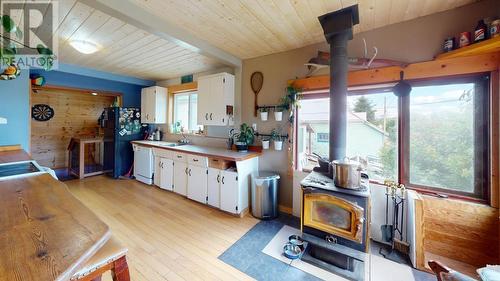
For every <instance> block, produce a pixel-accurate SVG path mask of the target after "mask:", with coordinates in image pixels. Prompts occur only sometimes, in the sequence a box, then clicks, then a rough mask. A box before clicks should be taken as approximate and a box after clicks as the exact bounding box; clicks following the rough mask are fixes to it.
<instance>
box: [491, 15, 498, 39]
mask: <svg viewBox="0 0 500 281" xmlns="http://www.w3.org/2000/svg"><path fill="white" fill-rule="evenodd" d="M497 36H500V19H498V20H494V21H492V22H491V24H490V37H491V38H493V37H497Z"/></svg>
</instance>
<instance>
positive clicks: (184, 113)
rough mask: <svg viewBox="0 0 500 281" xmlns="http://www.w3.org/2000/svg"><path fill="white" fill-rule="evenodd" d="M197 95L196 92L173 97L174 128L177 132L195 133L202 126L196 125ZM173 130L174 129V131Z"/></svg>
mask: <svg viewBox="0 0 500 281" xmlns="http://www.w3.org/2000/svg"><path fill="white" fill-rule="evenodd" d="M197 108H198V94H197V92H187V93H179V94H175V95H174V107H173V109H174V120H173V123H174V128H176V127H177V128H178V131H179V132H183V133H196V132H198V131H199V130H200V129H203V126H201V125H198V124H197ZM174 130H175V129H174Z"/></svg>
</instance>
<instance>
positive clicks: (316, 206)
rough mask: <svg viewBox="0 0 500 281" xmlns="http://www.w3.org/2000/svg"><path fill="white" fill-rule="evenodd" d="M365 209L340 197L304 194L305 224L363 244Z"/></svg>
mask: <svg viewBox="0 0 500 281" xmlns="http://www.w3.org/2000/svg"><path fill="white" fill-rule="evenodd" d="M363 211H364V210H363V208H361V207H360V206H358V205H356V204H354V203H351V202H349V201H347V200H344V199H342V198H339V197H335V196H331V195H327V194H322V193H307V194H304V213H303V224H304V225H305V226H308V227H312V228H316V229H319V230H321V231H324V232H327V233H329V234H333V235H338V236H340V237H343V238H346V239H349V240H353V241H356V242H358V243H361V240H362V229H363V222H364V216H363Z"/></svg>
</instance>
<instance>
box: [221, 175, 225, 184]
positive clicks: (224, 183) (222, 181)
mask: <svg viewBox="0 0 500 281" xmlns="http://www.w3.org/2000/svg"><path fill="white" fill-rule="evenodd" d="M222 184H225V183H224V176H222Z"/></svg>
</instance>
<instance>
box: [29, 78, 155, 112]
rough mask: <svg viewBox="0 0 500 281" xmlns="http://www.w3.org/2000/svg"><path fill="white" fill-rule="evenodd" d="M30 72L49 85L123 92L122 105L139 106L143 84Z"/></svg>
mask: <svg viewBox="0 0 500 281" xmlns="http://www.w3.org/2000/svg"><path fill="white" fill-rule="evenodd" d="M31 73H32V74H39V75H41V76H43V77H45V81H46V83H47V84H50V85H57V86H65V87H74V88H83V89H89V90H97V91H98V90H101V91H113V92H120V93H122V94H123V106H124V107H131V106H138V107H140V106H141V89H142V88H144V87H147V86H145V85H138V84H131V83H125V82H119V81H113V80H107V79H102V78H95V77H90V76H85V75H80V74H73V73H68V72H62V71H56V70H52V71H44V70H41V69H33V70H31Z"/></svg>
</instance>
